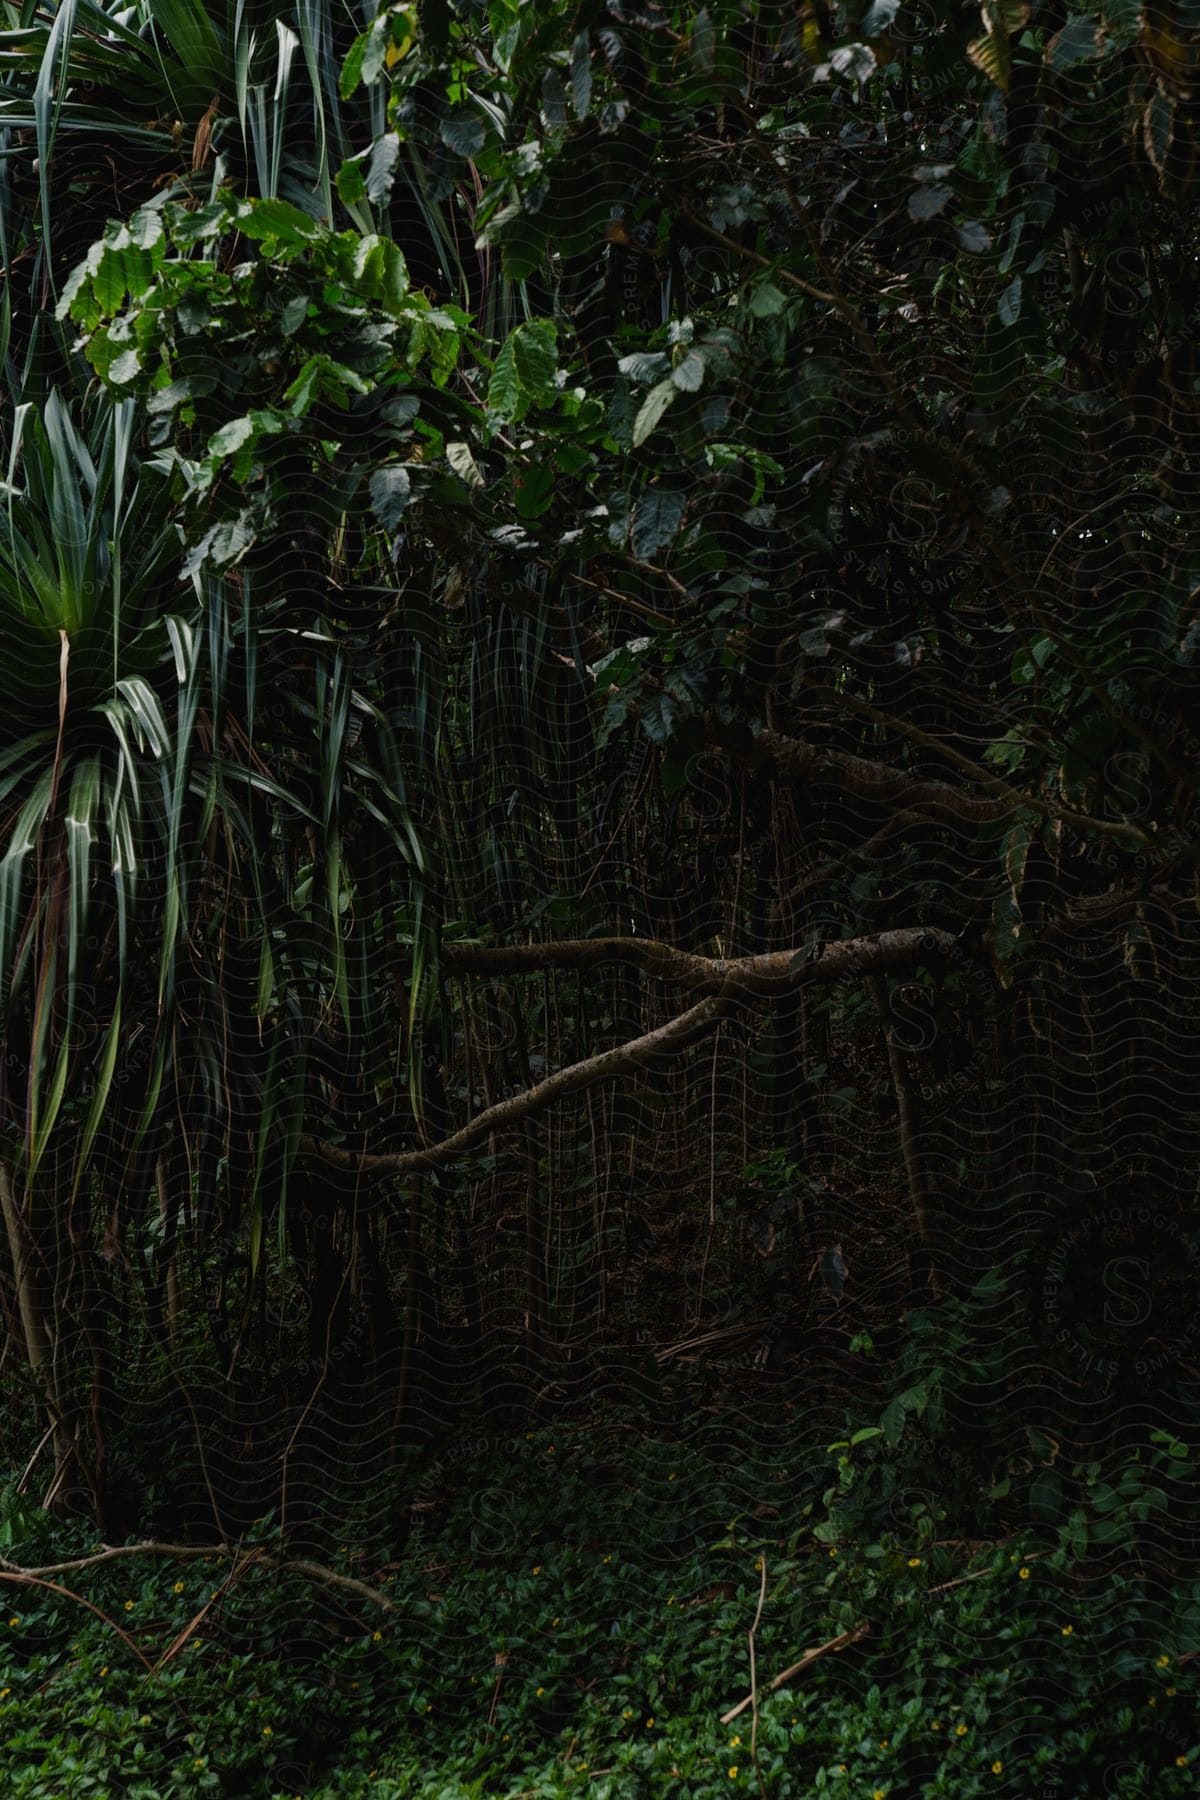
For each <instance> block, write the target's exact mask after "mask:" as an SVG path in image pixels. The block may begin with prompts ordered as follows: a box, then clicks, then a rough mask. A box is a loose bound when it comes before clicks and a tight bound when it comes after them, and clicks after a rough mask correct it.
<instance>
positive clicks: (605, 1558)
mask: <svg viewBox="0 0 1200 1800" xmlns="http://www.w3.org/2000/svg"><path fill="white" fill-rule="evenodd" d="M600 1561H601V1562H606V1563H610V1562H611V1561H612V1557H611V1556H602V1557H601V1558H600Z"/></svg>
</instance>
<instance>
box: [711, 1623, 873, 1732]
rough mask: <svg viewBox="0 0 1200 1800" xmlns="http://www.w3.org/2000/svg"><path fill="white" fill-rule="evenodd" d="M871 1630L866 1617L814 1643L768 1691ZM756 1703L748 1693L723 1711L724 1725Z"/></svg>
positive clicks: (856, 1641)
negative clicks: (822, 1640) (823, 1641)
mask: <svg viewBox="0 0 1200 1800" xmlns="http://www.w3.org/2000/svg"><path fill="white" fill-rule="evenodd" d="M870 1630H871V1621H870V1619H866V1620H864V1622H863V1623H862V1624H861V1625H856V1626H855V1627H854V1629H853V1630H852V1631H843V1632H842V1633H841V1635H840V1636H839V1637H835V1638H830V1640H829V1642H828V1643H827V1644H816V1645H814V1646H813V1648H812V1649H811V1650H806V1651H805V1652H804V1655H803V1656H802V1657H801V1658H800V1661H799V1662H796V1663H793V1664H792V1666H791V1668H790V1669H785V1670H784V1671H783V1673H782V1675H776V1677H775V1679H774V1681H772V1682H771V1683H770V1685H769V1687H768V1689H767V1692H768V1693H769V1694H773V1693H774V1692H775V1689H776V1688H781V1687H782V1686H783V1684H784V1682H785V1681H790V1680H791V1678H792V1676H793V1675H802V1674H803V1673H804V1671H805V1669H807V1668H808V1667H809V1666H810V1664H812V1663H815V1662H816V1660H817V1658H818V1657H821V1656H828V1655H829V1653H830V1651H831V1650H845V1649H847V1648H848V1647H849V1646H850V1645H851V1644H857V1643H858V1641H859V1639H860V1638H865V1637H866V1636H867V1635H868V1633H869V1632H870ZM754 1704H755V1697H754V1694H753V1693H749V1694H747V1695H746V1698H745V1699H744V1700H740V1701H739V1702H738V1704H737V1705H736V1706H731V1707H730V1709H729V1711H728V1712H727V1713H722V1715H721V1723H722V1725H732V1723H733V1721H734V1720H735V1719H736V1718H737V1717H738V1716H739V1714H741V1713H744V1712H745V1710H746V1708H747V1707H748V1706H753V1705H754Z"/></svg>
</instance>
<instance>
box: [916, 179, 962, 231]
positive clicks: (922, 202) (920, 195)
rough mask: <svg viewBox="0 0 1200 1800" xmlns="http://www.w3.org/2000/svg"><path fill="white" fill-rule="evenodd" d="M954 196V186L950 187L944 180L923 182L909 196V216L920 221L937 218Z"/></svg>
mask: <svg viewBox="0 0 1200 1800" xmlns="http://www.w3.org/2000/svg"><path fill="white" fill-rule="evenodd" d="M953 198H954V190H953V188H948V187H947V186H946V185H945V183H944V182H932V183H928V182H923V183H922V184H921V186H920V187H918V188H916V189H914V191H913V192H912V193H911V194H910V195H909V196H908V216H909V218H910V219H915V220H916V221H917V222H918V223H921V222H922V221H923V220H925V219H936V218H937V216H938V214H939V213H940V212H944V211H945V210H946V207H947V206H948V204H949V203H950V201H951V200H953Z"/></svg>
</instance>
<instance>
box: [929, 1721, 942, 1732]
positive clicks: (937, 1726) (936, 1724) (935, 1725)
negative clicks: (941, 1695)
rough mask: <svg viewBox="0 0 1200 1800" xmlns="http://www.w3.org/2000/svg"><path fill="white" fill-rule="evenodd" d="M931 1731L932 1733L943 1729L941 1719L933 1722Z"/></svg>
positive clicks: (931, 1722)
mask: <svg viewBox="0 0 1200 1800" xmlns="http://www.w3.org/2000/svg"><path fill="white" fill-rule="evenodd" d="M929 1729H930V1731H940V1730H941V1729H942V1721H941V1720H940V1719H933V1720H931V1721H930V1726H929Z"/></svg>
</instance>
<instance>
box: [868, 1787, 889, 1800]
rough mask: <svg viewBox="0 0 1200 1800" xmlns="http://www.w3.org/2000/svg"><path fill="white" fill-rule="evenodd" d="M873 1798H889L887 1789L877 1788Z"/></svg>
mask: <svg viewBox="0 0 1200 1800" xmlns="http://www.w3.org/2000/svg"><path fill="white" fill-rule="evenodd" d="M871 1800H887V1789H886V1788H875V1789H874V1791H873V1792H872V1794H871Z"/></svg>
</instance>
